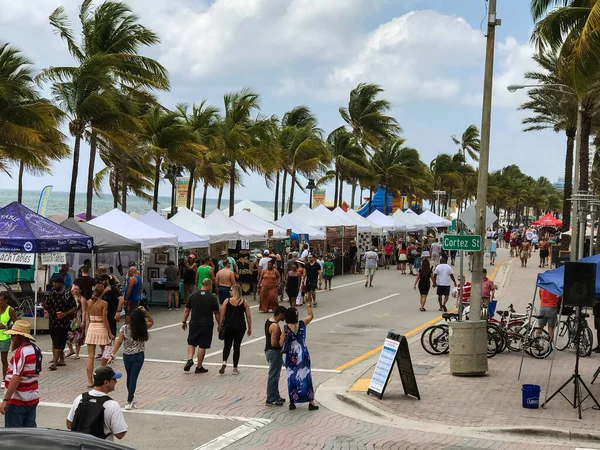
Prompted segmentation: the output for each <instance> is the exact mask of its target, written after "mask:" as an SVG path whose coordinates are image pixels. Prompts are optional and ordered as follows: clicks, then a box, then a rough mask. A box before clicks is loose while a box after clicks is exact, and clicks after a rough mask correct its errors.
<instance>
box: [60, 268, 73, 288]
mask: <svg viewBox="0 0 600 450" xmlns="http://www.w3.org/2000/svg"><path fill="white" fill-rule="evenodd" d="M70 267H71V266H70V265H69V264H68V263H67V264H63V265H62V266H61V267H60V270H59V271H58V272H56V273H59V274H61V275H62V276H63V284H64V289H65V291H67V292H71V286H73V278H72V277H71V275H70V274H69V269H70Z"/></svg>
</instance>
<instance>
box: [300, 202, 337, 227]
mask: <svg viewBox="0 0 600 450" xmlns="http://www.w3.org/2000/svg"><path fill="white" fill-rule="evenodd" d="M319 208H320V207H319ZM319 208H317V209H310V208H309V207H308V206H306V205H302V206H300V207H299V208H298V209H296V210H295V211H294V212H293V213H291V215H292V216H294V217H296V218H298V219H300V220H302V221H303V222H305V223H306V224H308V225H310V226H311V227H314V228H318V229H319V230H320V231H323V232H324V231H325V228H327V227H341V226H343V225H344V224H343V223H342V220H341V219H339V218H338V217H337V216H336V215H335V214H332V213H331V211H329V210H328V209H327V208H326V207H325V206H323V209H325V210H327V212H325V211H323V209H319Z"/></svg>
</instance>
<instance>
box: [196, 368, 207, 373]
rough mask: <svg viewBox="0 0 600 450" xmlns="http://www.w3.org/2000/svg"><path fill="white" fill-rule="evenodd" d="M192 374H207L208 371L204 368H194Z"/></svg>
mask: <svg viewBox="0 0 600 450" xmlns="http://www.w3.org/2000/svg"><path fill="white" fill-rule="evenodd" d="M194 372H195V373H206V372H208V369H205V368H204V367H196V370H195V371H194Z"/></svg>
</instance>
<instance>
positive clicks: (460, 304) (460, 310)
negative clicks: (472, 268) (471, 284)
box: [458, 250, 465, 322]
mask: <svg viewBox="0 0 600 450" xmlns="http://www.w3.org/2000/svg"><path fill="white" fill-rule="evenodd" d="M464 265H465V252H464V251H462V250H461V251H460V275H459V277H460V289H459V290H458V321H459V322H460V321H461V320H462V314H463V309H464V308H463V289H464V288H465V287H464V284H465V283H463V276H464V275H463V272H464Z"/></svg>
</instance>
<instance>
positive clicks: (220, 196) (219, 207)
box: [217, 183, 225, 209]
mask: <svg viewBox="0 0 600 450" xmlns="http://www.w3.org/2000/svg"><path fill="white" fill-rule="evenodd" d="M224 186H225V184H223V183H221V186H219V196H218V197H217V209H221V199H222V198H223V187H224Z"/></svg>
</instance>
